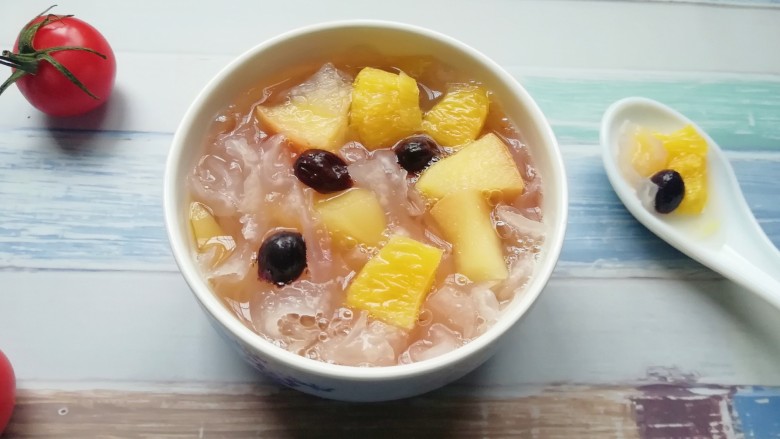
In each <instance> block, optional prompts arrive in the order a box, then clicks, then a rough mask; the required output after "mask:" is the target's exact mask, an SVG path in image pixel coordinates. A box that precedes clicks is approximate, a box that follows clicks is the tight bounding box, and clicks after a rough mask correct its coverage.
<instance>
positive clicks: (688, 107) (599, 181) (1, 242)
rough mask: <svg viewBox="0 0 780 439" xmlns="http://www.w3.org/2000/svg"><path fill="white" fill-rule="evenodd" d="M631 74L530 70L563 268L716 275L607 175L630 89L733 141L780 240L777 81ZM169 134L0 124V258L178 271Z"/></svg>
mask: <svg viewBox="0 0 780 439" xmlns="http://www.w3.org/2000/svg"><path fill="white" fill-rule="evenodd" d="M616 75H617V76H616ZM622 75H623V76H620V75H618V74H614V73H613V74H612V77H610V78H608V79H593V78H588V77H570V78H564V77H553V76H549V77H542V76H533V77H526V78H523V80H524V82H525V83H526V85H527V86H528V88H529V90H530V91H531V92H532V93H533V94H534V96H535V97H536V99H537V100H538V101H539V103H540V105H541V106H542V108H543V110H544V111H545V112H546V114H547V116H548V117H549V118H550V120H551V121H552V123H553V128H554V130H555V131H556V134H558V136H559V137H560V143H561V145H562V151H563V154H564V157H565V162H566V167H567V171H568V176H569V182H570V189H571V194H570V195H571V196H570V200H571V215H570V224H569V231H568V234H567V238H566V242H565V245H564V249H563V254H562V258H561V263H560V264H559V270H558V274H559V275H560V276H569V275H570V276H616V275H631V274H636V275H647V276H668V275H669V272H670V271H683V272H685V273H686V274H689V273H694V274H698V275H700V276H705V277H707V276H712V274H711V273H709V272H708V271H707V270H705V269H703V268H702V267H701V266H699V265H698V264H696V263H695V262H693V261H691V260H690V259H688V258H687V257H685V256H684V255H682V254H680V253H679V252H677V251H676V250H674V249H673V248H672V247H670V246H668V245H667V244H666V243H664V242H663V241H661V240H660V239H658V238H656V237H655V236H654V235H652V234H651V233H650V232H648V231H647V230H645V229H644V228H643V227H642V226H641V225H640V224H638V223H637V222H636V221H635V220H634V219H633V218H632V217H631V216H630V215H629V214H628V212H627V211H626V210H625V208H624V207H623V206H622V204H620V202H619V201H618V199H617V197H616V196H615V195H614V194H613V192H612V190H611V188H610V186H609V184H608V182H607V179H606V177H605V175H604V172H603V170H602V165H601V160H600V158H599V156H598V151H599V149H598V147H597V143H598V123H599V120H600V118H601V114H602V112H603V110H604V109H605V108H606V107H607V106H608V105H609V103H611V102H612V101H614V100H615V99H618V98H621V97H624V96H627V95H644V96H650V97H653V98H656V99H659V100H663V101H665V102H667V103H669V104H671V105H673V106H675V107H677V108H678V109H680V110H681V111H683V112H684V113H686V114H688V115H689V116H691V117H692V118H694V119H695V120H697V121H698V122H700V123H701V125H702V126H704V127H705V128H706V129H708V130H710V131H711V132H712V133H713V136H714V137H715V138H716V140H718V141H719V142H720V143H721V144H722V146H724V147H725V149H727V150H729V151H732V152H733V154H731V157H732V158H733V164H734V166H735V169H736V172H737V174H738V177H739V179H740V181H741V183H742V186H743V189H744V191H745V193H746V196H747V199H748V202H749V204H750V206H751V207H752V208H753V210H754V212H755V215H756V216H757V218H758V219H759V222H760V224H761V225H762V227H763V228H764V230H765V232H766V233H767V234H768V235H769V237H770V239H771V240H772V241H773V242H774V243H775V245H780V206H778V204H777V203H775V197H774V194H775V193H777V190H778V180H777V176H778V175H780V81H772V80H769V79H766V80H764V79H761V80H754V81H744V80H739V79H727V78H725V79H724V78H722V77H717V78H715V79H711V78H710V79H707V78H704V79H692V78H690V77H689V76H685V77H682V78H681V79H680V78H678V79H677V80H676V81H675V80H673V79H672V78H664V79H658V78H656V77H651V79H644V80H643V79H638V78H633V77H626V74H622ZM171 137H172V135H171V134H170V133H144V132H121V131H108V132H104V131H69V130H53V131H50V130H46V129H25V130H21V129H17V130H13V129H11V130H8V129H7V130H3V131H2V133H0V200H1V201H2V203H3V208H2V209H0V269H66V270H67V269H90V270H144V271H175V270H176V266H175V264H174V263H173V260H172V258H171V255H170V251H169V248H168V244H167V238H166V236H165V231H164V226H163V217H162V208H161V193H162V174H163V166H164V161H165V158H166V154H167V151H168V146H169V144H170V141H171ZM615 267H619V268H620V269H621V270H624V271H622V272H620V273H618V272H616V271H614V269H615ZM627 273H628V274H627Z"/></svg>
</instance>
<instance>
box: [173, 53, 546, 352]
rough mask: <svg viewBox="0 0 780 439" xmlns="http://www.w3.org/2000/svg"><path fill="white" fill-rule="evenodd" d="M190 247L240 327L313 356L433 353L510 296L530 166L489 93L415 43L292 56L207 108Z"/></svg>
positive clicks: (530, 218)
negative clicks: (215, 109)
mask: <svg viewBox="0 0 780 439" xmlns="http://www.w3.org/2000/svg"><path fill="white" fill-rule="evenodd" d="M188 188H189V191H190V194H191V203H190V205H189V209H190V211H189V217H190V222H191V225H192V230H193V238H194V239H193V252H194V257H195V258H197V260H198V263H199V265H200V267H201V270H202V274H203V276H204V278H206V279H207V280H208V282H209V284H210V285H211V286H212V288H213V290H214V292H215V294H217V295H218V297H219V298H221V300H222V301H223V303H224V304H225V306H227V307H228V308H229V309H231V310H232V311H233V312H235V314H236V316H237V318H238V319H240V321H241V322H242V323H243V324H244V325H246V326H247V327H248V328H250V329H252V330H253V331H255V332H257V333H258V334H259V335H261V336H262V337H264V338H265V339H267V340H268V341H270V342H271V343H273V344H275V345H277V346H279V347H280V348H283V349H287V350H289V351H291V352H294V353H296V354H299V355H302V356H304V357H307V358H311V359H314V360H319V361H325V362H329V363H334V364H342V365H351V366H389V365H396V364H406V363H412V362H418V361H423V360H425V359H428V358H432V357H434V356H437V355H441V354H443V353H446V352H449V351H451V350H453V349H456V348H458V347H459V346H462V345H463V344H465V343H468V342H469V341H470V340H473V339H474V338H475V337H478V336H480V334H483V333H484V332H485V331H487V330H488V329H489V328H490V327H491V325H492V324H494V323H495V322H496V320H497V319H498V318H499V317H500V316H501V313H502V311H503V309H504V308H505V307H506V306H507V305H508V304H509V303H510V302H511V301H512V300H513V299H514V298H516V297H518V296H519V295H521V294H523V290H524V288H525V285H526V283H527V282H528V279H529V277H530V276H532V275H533V272H534V267H535V264H536V259H537V258H538V254H539V252H540V250H541V246H542V244H543V240H544V235H545V232H544V230H545V226H544V223H543V218H542V216H541V208H540V204H541V203H542V189H541V188H542V182H541V178H540V176H539V175H538V174H537V173H536V171H535V168H534V166H533V162H532V159H531V157H530V155H529V152H528V150H527V148H526V146H525V144H524V143H523V140H522V135H521V133H520V132H519V131H518V130H517V128H516V127H515V126H514V124H513V123H512V122H511V121H510V120H508V119H507V118H506V116H505V115H504V114H503V113H502V111H501V108H500V107H499V106H498V104H497V103H496V100H495V97H494V96H492V94H491V91H490V90H488V89H485V88H484V87H483V86H482V85H481V84H479V83H477V82H474V81H471V80H470V78H468V77H463V76H460V75H459V74H458V73H457V72H454V71H452V69H450V68H449V67H448V66H447V65H446V64H444V63H443V62H439V61H437V60H435V59H433V58H428V57H425V58H423V57H418V58H415V57H404V58H395V59H388V58H386V57H385V58H381V57H377V56H374V55H371V54H364V55H360V56H358V55H355V53H352V54H350V55H349V56H346V57H344V59H339V57H336V58H334V59H330V60H327V61H323V62H322V63H318V64H316V65H308V66H302V67H301V68H300V69H298V70H297V71H295V72H286V75H285V76H283V77H279V78H265V79H264V78H259V81H258V86H257V88H255V89H252V90H249V91H248V92H247V93H246V94H245V95H242V96H239V97H237V98H236V99H235V101H234V103H233V104H232V105H230V106H229V107H228V108H225V109H224V110H223V111H222V112H221V113H220V114H218V115H215V119H214V122H213V125H212V127H211V128H210V135H209V137H208V139H206V144H205V148H204V151H203V155H202V157H201V158H200V160H199V162H198V164H197V165H196V166H195V167H194V169H193V170H192V172H191V174H190V177H189V181H188Z"/></svg>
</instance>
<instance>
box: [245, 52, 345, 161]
mask: <svg viewBox="0 0 780 439" xmlns="http://www.w3.org/2000/svg"><path fill="white" fill-rule="evenodd" d="M351 96H352V84H351V83H350V81H349V79H347V78H346V77H344V76H343V75H342V74H341V73H340V72H339V71H338V70H337V69H336V68H335V67H333V65H332V64H326V65H324V66H323V67H322V68H321V69H320V70H319V71H318V72H317V73H315V74H314V75H313V76H312V77H311V78H309V79H307V80H306V82H304V83H302V84H300V85H298V86H296V87H294V88H293V89H292V90H290V94H289V96H288V98H287V100H286V101H285V102H284V103H282V104H280V105H277V106H274V107H266V106H262V105H260V106H258V107H257V110H256V113H257V118H258V120H260V123H261V124H262V125H263V127H265V128H266V129H268V130H269V131H272V132H275V133H281V134H284V135H285V136H286V137H287V138H288V139H289V140H290V141H292V142H293V144H294V145H295V147H296V149H297V150H298V151H299V152H303V151H305V150H307V149H310V148H319V149H325V150H328V151H332V152H335V151H337V150H338V149H339V148H341V147H342V146H343V144H344V142H345V139H346V136H347V129H348V126H349V124H348V122H349V105H350V100H351Z"/></svg>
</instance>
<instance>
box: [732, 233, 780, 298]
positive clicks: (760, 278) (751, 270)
mask: <svg viewBox="0 0 780 439" xmlns="http://www.w3.org/2000/svg"><path fill="white" fill-rule="evenodd" d="M772 250H774V251H773V252H768V253H766V254H764V256H765V257H768V258H769V259H770V260H769V261H767V260H766V259H765V260H764V262H769V265H770V266H774V267H777V271H775V272H768V271H766V270H765V269H763V268H761V267H758V266H756V264H754V263H753V262H751V261H750V259H748V258H746V257H745V256H744V255H743V254H742V253H741V252H739V251H735V250H734V249H733V248H731V247H726V248H724V252H725V255H724V256H726V257H725V258H724V259H723V261H724V263H723V264H721V267H720V270H718V271H720V273H721V274H723V275H724V276H726V277H728V278H729V279H731V280H732V281H734V282H736V283H738V284H740V285H742V286H743V287H745V288H747V289H748V290H750V291H753V292H754V293H756V294H757V295H759V296H760V297H762V298H763V299H764V300H766V301H767V302H769V303H770V304H772V305H774V306H775V307H776V308H777V309H780V278H778V273H780V253H778V251H777V249H775V248H774V247H773V248H772ZM763 265H764V266H766V265H767V264H763Z"/></svg>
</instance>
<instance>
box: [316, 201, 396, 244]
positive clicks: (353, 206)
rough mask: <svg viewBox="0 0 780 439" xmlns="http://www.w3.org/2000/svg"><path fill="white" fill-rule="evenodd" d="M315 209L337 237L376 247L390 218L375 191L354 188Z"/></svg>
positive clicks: (322, 202) (317, 205) (318, 205)
mask: <svg viewBox="0 0 780 439" xmlns="http://www.w3.org/2000/svg"><path fill="white" fill-rule="evenodd" d="M315 209H316V210H317V212H318V213H319V214H320V218H321V219H322V221H323V223H325V227H326V228H327V229H328V231H329V232H330V233H331V234H332V235H333V236H334V237H336V238H338V239H341V240H344V241H351V240H355V241H358V242H360V243H363V244H366V245H370V246H376V245H377V244H379V241H381V240H382V233H383V232H384V231H385V229H386V228H387V220H385V213H384V211H383V210H382V206H381V205H380V204H379V201H378V200H377V199H376V195H374V193H373V192H371V191H369V190H366V189H359V188H355V189H351V190H348V191H346V192H342V193H340V194H338V195H336V196H335V197H331V198H328V199H326V200H322V201H320V202H319V203H317V204H316V206H315Z"/></svg>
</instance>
